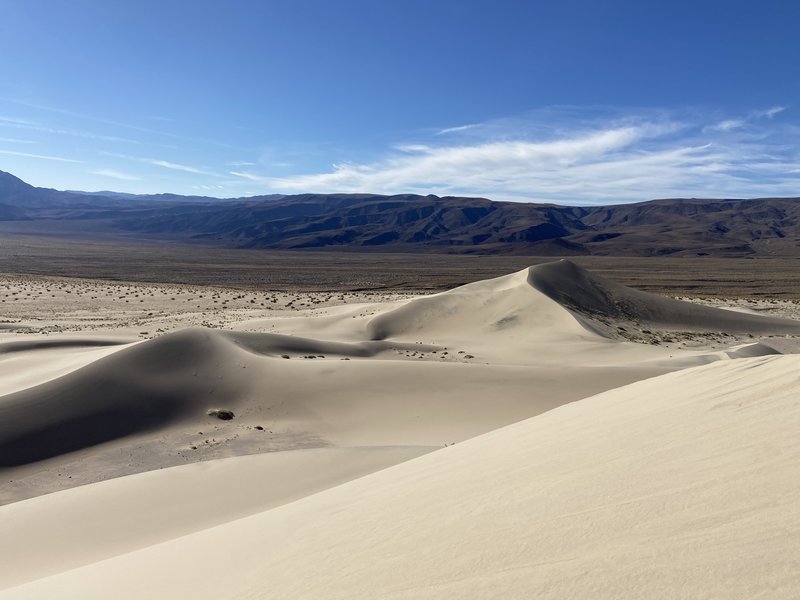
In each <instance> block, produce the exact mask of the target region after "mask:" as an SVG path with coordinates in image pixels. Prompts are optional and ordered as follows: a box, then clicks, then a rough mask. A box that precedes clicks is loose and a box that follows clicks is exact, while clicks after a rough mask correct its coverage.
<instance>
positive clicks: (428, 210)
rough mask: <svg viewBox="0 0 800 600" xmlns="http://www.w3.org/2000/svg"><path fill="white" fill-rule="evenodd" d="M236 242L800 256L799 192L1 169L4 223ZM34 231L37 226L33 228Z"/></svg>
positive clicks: (549, 253) (0, 211)
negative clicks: (91, 185)
mask: <svg viewBox="0 0 800 600" xmlns="http://www.w3.org/2000/svg"><path fill="white" fill-rule="evenodd" d="M20 219H24V220H28V221H31V220H33V221H36V220H41V221H46V222H47V223H48V224H49V229H48V231H49V232H50V233H51V234H52V232H53V231H54V229H55V230H56V231H57V230H58V227H55V228H54V227H53V222H54V221H55V222H58V221H59V220H60V221H64V220H72V221H75V220H80V222H81V231H82V232H83V233H85V234H87V235H91V234H92V233H93V232H94V233H96V234H98V235H101V234H102V235H105V236H108V235H118V236H136V237H140V238H142V237H143V238H148V239H156V240H164V239H169V240H177V241H185V242H188V241H191V242H200V243H206V244H216V245H225V246H229V247H235V248H275V249H305V248H331V249H340V250H348V249H359V250H382V251H391V252H420V251H428V252H442V251H444V252H461V253H515V254H529V255H540V256H569V255H588V254H595V255H617V256H663V255H673V254H674V255H692V256H694V255H709V254H710V255H715V256H740V257H741V256H775V255H779V256H800V199H798V198H762V199H753V200H698V199H691V200H686V199H671V200H654V201H651V202H642V203H638V204H618V205H610V206H599V207H568V206H555V205H549V204H530V203H516V202H493V201H491V200H487V199H485V198H463V197H450V196H448V197H438V196H433V195H428V196H419V195H414V194H399V195H394V196H382V195H376V194H299V195H294V196H276V195H272V196H254V197H251V198H232V199H226V200H221V199H216V198H205V197H189V196H186V197H185V196H177V195H173V194H157V195H149V196H148V195H124V194H117V193H113V192H109V193H103V192H97V193H84V192H60V191H56V190H49V189H42V188H35V187H33V186H30V185H28V184H26V183H25V182H23V181H21V180H19V179H17V178H16V177H14V176H13V175H10V174H8V173H3V172H0V220H20ZM26 230H28V231H35V228H33V229H30V228H28V229H26Z"/></svg>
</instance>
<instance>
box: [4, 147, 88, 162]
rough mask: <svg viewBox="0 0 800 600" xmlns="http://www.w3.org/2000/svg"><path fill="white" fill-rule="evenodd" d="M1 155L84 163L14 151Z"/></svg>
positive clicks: (7, 151) (6, 151)
mask: <svg viewBox="0 0 800 600" xmlns="http://www.w3.org/2000/svg"><path fill="white" fill-rule="evenodd" d="M0 154H8V155H11V156H23V157H25V158H39V159H41V160H55V161H58V162H67V163H79V162H83V161H80V160H75V159H72V158H63V157H61V156H48V155H46V154H30V153H28V152H15V151H13V150H0Z"/></svg>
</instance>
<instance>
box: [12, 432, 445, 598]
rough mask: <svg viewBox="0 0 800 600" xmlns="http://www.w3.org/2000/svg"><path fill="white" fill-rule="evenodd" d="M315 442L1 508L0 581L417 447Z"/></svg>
mask: <svg viewBox="0 0 800 600" xmlns="http://www.w3.org/2000/svg"><path fill="white" fill-rule="evenodd" d="M430 450H431V449H430V448H426V447H419V446H409V447H397V446H385V447H360V448H314V449H309V450H295V451H287V452H268V453H265V454H253V455H249V456H238V457H234V458H225V459H220V460H211V461H205V462H201V463H194V464H191V465H182V466H179V467H172V468H170V469H158V470H155V471H148V472H146V473H140V474H138V475H131V476H130V477H120V478H117V479H111V480H108V481H103V482H99V483H97V484H96V485H87V486H81V487H77V488H74V489H71V490H65V491H62V492H58V493H55V494H47V495H44V496H40V497H38V498H34V499H32V500H29V501H27V502H16V503H14V504H10V505H7V506H2V507H0V531H2V534H3V543H2V544H0V589H4V588H6V587H11V586H13V585H19V584H21V583H24V582H26V581H32V580H34V579H39V578H41V577H44V576H46V575H50V574H53V573H58V572H61V571H64V570H67V569H72V568H76V567H79V566H82V565H85V564H89V563H93V562H96V561H99V560H103V559H106V558H110V557H112V556H116V555H119V554H123V553H125V552H130V551H132V550H137V549H139V548H143V547H146V546H148V545H151V544H154V543H158V542H160V541H162V540H164V539H165V538H174V537H180V536H183V535H186V534H189V533H193V532H195V531H200V530H202V529H206V528H208V527H213V526H215V525H218V524H220V523H226V522H228V521H231V520H234V519H238V518H241V517H244V516H247V515H251V514H254V513H258V512H261V511H264V510H267V509H269V508H272V507H274V506H279V505H281V504H286V503H287V502H291V501H293V500H296V499H298V498H302V497H304V496H307V495H309V494H312V493H315V492H318V491H320V490H323V489H326V488H329V487H332V486H334V485H337V484H340V483H343V482H345V481H348V480H350V479H354V478H356V477H359V476H362V475H365V474H367V473H371V472H374V471H377V470H379V469H382V468H385V467H387V466H391V465H393V464H397V463H398V462H402V461H404V460H408V459H409V458H413V457H416V456H420V455H421V454H424V453H426V452H429V451H430Z"/></svg>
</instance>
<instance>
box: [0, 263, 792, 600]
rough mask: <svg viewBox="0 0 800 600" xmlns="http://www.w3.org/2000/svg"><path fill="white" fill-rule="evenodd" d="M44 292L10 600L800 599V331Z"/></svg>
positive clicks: (557, 300)
mask: <svg viewBox="0 0 800 600" xmlns="http://www.w3.org/2000/svg"><path fill="white" fill-rule="evenodd" d="M17 283H18V284H19V286H22V285H23V283H24V287H20V288H19V289H18V290H17V294H13V292H11V293H10V295H9V294H8V293H7V295H9V298H7V299H9V300H11V304H12V306H14V307H16V309H15V310H16V312H14V311H13V310H10V309H8V308H6V309H5V310H6V313H5V314H2V315H0V316H2V317H3V318H4V320H5V321H7V322H15V321H16V322H19V323H24V324H25V325H26V327H27V329H24V330H19V331H13V326H14V325H13V323H11V325H9V324H8V323H6V324H5V326H4V330H3V332H2V338H0V394H5V395H0V462H2V465H0V503H3V502H6V503H8V502H15V501H16V502H15V503H12V504H7V505H6V506H0V531H3V534H4V538H3V539H4V541H6V540H7V541H8V544H6V545H4V547H3V548H2V549H0V565H3V566H4V567H5V570H3V569H2V568H0V588H2V587H8V586H12V585H17V584H20V583H24V582H29V585H28V584H26V586H25V587H22V588H19V589H15V590H10V591H9V592H8V594H9V597H17V595H18V594H19V595H20V596H19V597H52V596H53V595H56V591H57V590H60V589H61V587H62V586H63V590H64V593H63V594H61V593H59V594H57V595H59V596H65V597H106V596H107V595H108V590H110V589H111V590H113V591H114V592H113V593H114V594H115V595H117V594H119V595H121V596H123V597H140V598H141V597H187V596H191V597H209V598H211V597H214V598H217V597H222V598H226V597H227V598H244V597H248V598H249V597H252V598H272V597H276V598H300V597H308V598H351V597H365V598H374V597H392V598H401V597H409V598H417V597H480V598H483V597H487V598H488V597H529V596H536V597H553V598H564V597H598V598H603V597H609V598H618V597H632V598H633V597H637V598H641V597H664V598H674V597H682V596H685V597H698V596H699V597H702V596H704V595H705V596H707V597H731V598H733V597H752V596H754V595H757V594H758V593H767V592H769V596H770V597H789V596H788V595H787V594H788V590H789V587H788V586H789V584H790V583H792V581H793V580H792V577H793V576H794V577H796V576H797V575H796V574H797V573H798V571H799V570H798V569H797V568H796V567H797V564H795V563H792V562H791V561H789V562H788V563H787V559H786V558H780V555H779V553H781V552H782V553H783V554H785V555H788V554H792V553H794V554H800V553H798V552H797V550H798V548H797V547H796V546H794V547H793V544H795V542H794V540H795V539H796V536H795V537H792V535H791V533H792V531H795V530H793V529H792V527H793V521H796V517H797V514H796V510H794V509H791V507H788V506H787V502H788V501H787V500H786V498H787V496H786V494H787V493H788V492H787V490H788V488H789V487H790V482H792V481H795V480H796V476H797V475H798V472H797V470H796V469H797V466H796V463H797V455H798V452H797V448H795V447H794V446H793V445H792V444H793V441H792V440H791V439H790V438H789V431H791V429H792V427H794V428H795V429H796V426H797V424H798V423H797V411H796V407H795V406H794V404H792V402H793V401H792V400H791V398H793V397H796V396H793V394H794V392H796V390H797V383H798V380H797V377H796V376H795V375H793V373H796V372H797V367H798V366H800V364H798V362H797V360H798V359H797V358H796V357H794V356H767V355H770V354H776V353H778V352H780V351H786V350H785V348H792V347H796V345H795V346H793V343H794V342H793V340H796V339H797V338H796V336H797V335H798V334H800V323H798V322H797V321H792V320H781V319H776V318H774V317H773V318H764V317H761V316H759V315H751V314H743V313H736V312H731V311H719V310H714V309H712V308H708V307H706V306H697V305H692V304H687V303H679V302H676V301H671V300H666V299H663V298H659V297H654V296H652V295H648V294H643V293H640V292H636V291H633V290H629V289H628V288H624V287H622V286H619V285H617V284H614V283H613V282H609V281H607V280H603V279H600V278H595V277H594V276H592V275H591V274H588V273H586V272H585V271H581V270H579V269H577V268H576V267H575V266H574V265H572V264H571V263H569V262H561V263H553V264H549V265H541V266H539V267H535V268H532V269H530V270H527V269H526V270H524V271H522V272H519V273H515V274H511V275H508V276H505V277H501V278H498V279H494V280H489V281H484V282H477V283H475V284H470V285H467V286H463V287H461V288H458V289H456V290H452V291H450V292H445V293H442V294H437V295H434V296H428V297H420V298H412V299H408V298H406V299H404V298H399V297H392V298H387V299H386V300H387V301H386V302H374V301H373V302H365V301H367V300H370V298H367V297H364V296H353V297H349V298H346V299H345V298H339V297H337V298H333V297H332V296H330V297H329V296H316V297H313V298H312V297H308V298H306V299H305V300H300V299H299V298H300V297H299V296H294V297H293V298H292V299H288V298H287V297H280V298H277V296H276V298H277V299H276V300H275V302H274V303H273V302H272V298H273V297H272V296H270V295H267V294H265V295H263V297H262V296H257V295H255V294H251V295H243V294H241V293H239V292H236V291H225V290H215V291H214V292H213V293H210V294H209V293H207V292H204V290H203V288H199V289H198V288H192V289H191V290H190V289H188V288H187V289H182V288H180V287H179V286H166V287H163V288H160V287H158V286H155V287H153V286H149V287H147V288H143V289H146V292H145V291H140V290H138V288H136V286H133V285H128V286H127V287H125V288H124V290H125V291H124V293H120V290H121V288H118V287H114V285H116V284H113V285H110V286H109V287H103V286H104V285H106V284H96V283H86V282H84V283H81V284H80V286H79V288H69V283H65V282H63V281H59V282H56V283H53V282H48V281H44V282H42V283H40V284H37V283H36V281H35V280H32V279H24V281H23V283H19V282H17ZM37 285H41V286H45V288H44V289H46V290H47V292H48V293H49V297H50V300H49V301H48V302H50V303H51V304H50V306H49V312H48V311H47V310H44V308H43V307H40V308H41V309H42V310H41V314H40V315H38V316H37V312H36V310H35V308H36V307H35V305H36V302H35V301H29V303H28V304H25V302H26V301H25V300H24V299H20V294H21V293H23V292H24V294H25V296H24V298H37V297H39V296H45V294H39V293H38V292H42V291H43V289H42V288H41V287H40V288H37V287H36V286H37ZM120 285H121V284H120ZM65 286H66V287H65ZM10 289H13V288H10ZM67 292H69V293H67ZM73 292H74V293H73ZM59 294H60V295H59ZM137 294H139V295H138V296H137ZM11 296H14V297H15V298H17V299H16V300H12V299H11ZM66 296H70V298H66ZM141 296H145V297H146V298H147V300H146V301H145V302H144V306H143V307H142V308H141V309H139V308H137V312H135V314H134V313H131V312H126V310H125V309H123V308H120V307H119V302H120V301H121V299H122V298H125V299H127V300H129V301H130V300H131V299H134V298H136V299H137V300H138V299H141V298H140V297H141ZM251 296H252V297H251ZM97 299H103V302H104V303H106V304H108V305H109V306H113V307H117V308H115V309H114V311H115V312H113V315H114V316H113V322H110V323H109V322H107V321H104V320H103V319H102V318H101V317H100V316H97V315H96V316H95V319H94V320H93V319H92V318H90V316H87V314H86V313H91V309H90V308H87V303H88V306H89V307H91V306H92V304H91V303H92V302H96V301H97ZM173 299H174V300H173ZM178 299H182V301H179V300H178ZM90 300H91V302H89V301H90ZM371 300H375V298H374V297H372V298H371ZM214 301H216V302H217V303H219V302H226V303H227V304H229V305H230V306H232V308H230V309H217V308H214V309H210V310H209V312H205V311H206V309H207V307H208V303H209V302H211V303H213V302H214ZM251 301H252V302H251ZM261 301H263V303H264V304H278V305H280V306H279V307H277V308H273V307H263V308H261V307H259V308H247V307H246V306H245V304H248V305H249V304H257V305H260V304H262V302H261ZM337 301H338V302H344V304H340V305H338V306H335V305H334V304H335V303H336V302H337ZM148 302H152V303H153V304H148ZM181 302H182V303H183V304H187V305H189V304H191V306H192V307H193V310H196V311H198V312H187V307H186V306H183V304H182V303H181ZM300 302H304V305H305V307H304V308H302V309H301V310H296V309H297V305H298V304H300ZM40 303H41V301H40ZM236 303H239V304H236ZM240 305H241V306H240ZM309 306H311V307H313V308H308V307H309ZM198 307H199V308H198ZM145 311H146V312H145ZM148 313H149V314H148ZM126 315H127V316H126ZM212 315H213V318H216V319H218V321H217V324H218V325H221V324H224V325H225V326H226V327H227V328H228V329H229V331H219V330H209V329H198V328H195V329H183V327H185V326H186V325H187V324H192V322H193V321H195V320H198V319H208V318H211V317H212ZM126 319H127V320H126ZM131 319H132V320H131ZM201 322H202V321H201ZM64 324H67V325H64ZM155 325H157V327H155ZM137 330H138V332H137ZM153 330H155V332H156V333H166V332H170V333H169V334H168V335H159V336H158V337H156V339H152V340H148V341H143V342H141V343H138V344H134V345H130V344H128V345H105V344H112V343H118V342H119V341H129V340H130V339H131V336H133V337H134V338H135V337H137V336H138V337H139V338H140V339H141V338H147V337H151V336H152V332H153ZM145 331H147V333H146V334H145V333H144V332H145ZM786 335H790V336H795V337H792V338H791V339H789V338H786V337H785V336H786ZM629 340H632V341H629ZM778 341H781V342H782V344H783V345H781V344H780V343H777V342H778ZM635 342H636V343H635ZM642 342H646V343H642ZM776 348H777V349H776ZM286 357H288V359H287V358H286ZM708 363H713V364H708ZM697 365H706V366H700V367H698V368H696V369H691V368H690V367H693V366H697ZM687 368H688V370H687ZM659 376H660V377H659ZM651 377H655V379H648V378H651ZM639 380H644V381H641V382H640V383H637V384H633V385H630V386H628V387H621V386H626V385H627V384H630V383H631V382H635V381H639ZM606 390H610V391H608V392H606V393H605V394H601V395H600V396H597V397H595V398H591V399H587V400H581V401H579V402H575V401H576V400H579V399H581V398H586V397H589V396H592V395H594V394H597V393H598V392H603V391H606ZM567 403H572V404H568V405H566V406H562V405H565V404H567ZM558 407H561V408H558ZM212 408H226V409H230V410H233V411H234V412H235V415H236V416H235V418H234V419H233V420H230V421H221V420H218V419H216V418H214V417H210V416H208V415H207V414H206V413H207V411H208V410H209V409H212ZM553 409H555V410H553ZM546 411H549V412H546ZM542 413H544V414H542ZM537 415H538V416H537ZM531 417H533V418H531ZM520 421H521V422H520ZM517 422H519V423H517ZM512 423H517V424H516V425H511V424H512ZM498 428H500V429H498ZM492 430H497V431H494V432H493V433H489V434H487V433H486V432H489V431H492ZM482 434H486V435H482ZM475 436H479V437H475ZM470 438H472V439H470ZM454 442H458V443H457V444H456V445H455V446H451V447H445V446H446V445H450V444H452V443H454ZM436 448H438V449H439V450H437V451H435V452H432V453H431V454H429V455H427V456H424V457H420V458H417V459H414V460H411V461H410V462H408V463H405V464H402V465H398V466H395V467H391V468H386V469H384V468H385V467H389V466H390V465H393V464H396V463H400V462H402V461H404V460H407V459H409V458H412V457H415V456H419V455H420V454H422V453H425V452H429V451H431V450H433V449H436ZM263 453H267V454H263ZM792 453H794V459H795V463H792V461H791V458H792ZM248 455H253V456H248ZM234 457H239V458H234ZM216 459H227V460H222V461H220V460H216ZM198 461H213V462H198ZM192 463H194V464H192ZM175 465H183V466H178V467H176V468H175V469H165V470H163V471H158V469H163V468H164V467H169V466H175ZM748 465H750V466H748ZM756 467H757V468H756ZM378 469H384V470H381V471H379V472H376V473H373V474H372V475H369V476H367V477H364V478H361V479H355V480H354V478H357V477H359V476H361V475H364V474H366V473H371V472H373V471H376V470H378ZM793 469H794V470H793ZM132 473H141V474H140V475H134V476H129V477H122V478H119V479H112V480H111V481H103V480H106V479H110V478H114V477H120V476H123V475H129V474H132ZM98 482H100V483H98ZM84 484H88V485H84ZM338 484H342V485H338ZM76 485H83V487H75V486H76ZM337 485H338V487H335V486H337ZM69 488H74V489H69ZM56 490H65V491H61V492H57V493H55V494H51V495H47V496H41V494H44V493H47V492H51V491H56ZM762 490H763V493H762ZM756 491H758V493H755V492H756ZM36 496H39V497H38V498H37V497H36ZM25 498H31V499H30V500H24V499H25ZM20 500H24V501H20ZM242 517H244V518H242ZM762 527H763V532H762ZM781 528H783V529H781ZM781 531H783V533H781ZM765 536H766V537H765ZM769 536H773V538H770V537H769ZM792 551H793V552H792ZM125 553H127V554H125ZM745 560H749V561H751V562H752V563H753V564H754V565H755V566H754V567H753V568H751V569H749V570H748V569H744V568H743V564H744V563H743V561H745ZM792 569H793V570H792ZM770 586H772V587H770ZM773 593H774V594H773ZM737 594H740V595H737Z"/></svg>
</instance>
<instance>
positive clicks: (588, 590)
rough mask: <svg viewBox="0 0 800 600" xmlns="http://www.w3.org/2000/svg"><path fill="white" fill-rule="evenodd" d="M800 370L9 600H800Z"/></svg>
mask: <svg viewBox="0 0 800 600" xmlns="http://www.w3.org/2000/svg"><path fill="white" fill-rule="evenodd" d="M798 371H800V357H796V356H779V357H760V358H750V359H740V360H735V361H719V362H716V363H714V364H710V365H706V366H703V367H698V368H694V369H688V370H683V371H679V372H675V373H671V374H667V375H664V376H661V377H658V378H655V379H650V380H647V381H642V382H638V383H634V384H632V385H629V386H626V387H624V388H621V389H617V390H613V391H609V392H606V393H604V394H601V395H599V396H595V397H592V398H589V399H586V400H582V401H580V402H576V403H572V404H569V405H566V406H562V407H560V408H557V409H555V410H552V411H550V412H548V413H546V414H543V415H539V416H537V417H535V418H532V419H529V420H526V421H523V422H521V423H517V424H514V425H511V426H508V427H505V428H502V429H500V430H497V431H494V432H491V433H488V434H486V435H483V436H480V437H477V438H475V439H472V440H469V441H466V442H464V443H461V444H457V445H455V446H453V447H449V448H444V449H441V450H438V451H436V452H434V453H431V454H428V455H426V456H423V457H420V458H417V459H414V460H411V461H409V462H406V463H404V464H401V465H397V466H395V467H391V468H388V469H385V470H383V471H380V472H378V473H374V474H372V475H368V476H366V477H363V478H360V479H357V480H354V481H351V482H349V483H346V484H343V485H341V486H338V487H335V488H331V489H329V490H326V491H323V492H321V493H319V494H316V495H313V496H309V497H307V498H304V499H302V500H298V501H295V502H292V503H290V504H287V505H284V506H280V507H277V508H274V509H272V510H267V511H265V512H262V513H259V514H256V515H253V516H250V517H247V518H244V519H240V520H237V521H232V522H230V523H228V524H225V525H220V526H217V527H213V528H210V529H207V530H204V531H201V532H198V533H195V534H191V535H188V536H185V537H180V538H176V539H172V540H170V539H167V538H168V536H165V539H164V540H163V542H164V543H161V544H158V545H153V546H150V547H148V548H145V549H142V550H139V551H136V552H132V553H130V554H126V555H123V556H119V557H116V558H111V559H109V560H104V561H100V562H96V563H94V564H91V565H88V566H86V567H83V568H79V569H76V570H72V571H67V572H64V573H62V574H59V575H55V576H52V577H47V578H43V579H40V580H38V581H35V582H32V583H29V584H26V585H24V586H21V587H18V588H14V589H10V590H7V591H6V592H5V593H4V594H3V595H2V597H4V598H43V597H56V596H58V597H80V598H105V597H107V595H108V593H109V590H113V593H114V595H115V597H120V598H143V597H148V598H174V597H187V596H191V597H193V598H215V599H219V598H245V597H246V598H331V599H332V598H442V597H447V598H499V597H503V598H509V597H513V598H521V597H537V598H559V599H560V598H568V597H573V598H615V599H619V598H636V599H639V598H665V599H666V598H670V599H671V598H676V597H713V598H752V597H758V596H768V597H770V598H794V597H796V591H797V589H798V587H800V559H798V556H800V553H798V546H797V539H798V535H799V534H800V529H798V523H800V508H799V507H798V505H797V502H796V492H797V481H798V480H799V478H800V467H799V466H798V465H799V463H798V462H797V456H798V454H799V453H800V445H798V438H797V436H796V431H797V429H798V427H800V411H798V407H797V402H796V392H797V385H798V377H797V373H798ZM133 481H135V479H134V478H129V479H127V480H123V482H128V483H129V484H130V485H131V486H133V483H131V482H133ZM120 485H123V483H122V482H121V483H120ZM231 493H232V494H233V493H235V491H233V490H231Z"/></svg>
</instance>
